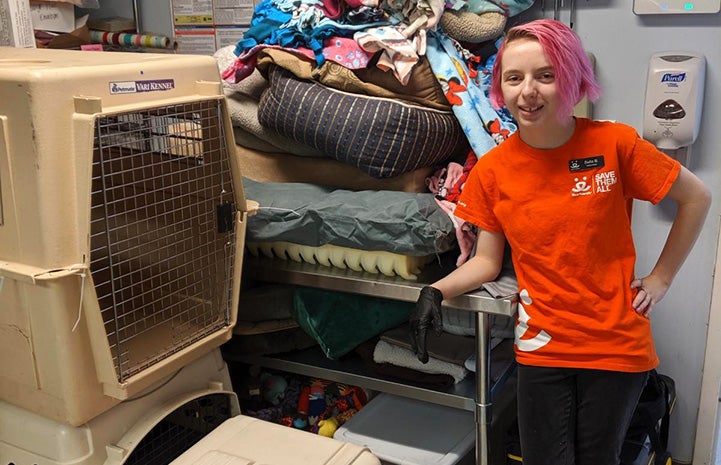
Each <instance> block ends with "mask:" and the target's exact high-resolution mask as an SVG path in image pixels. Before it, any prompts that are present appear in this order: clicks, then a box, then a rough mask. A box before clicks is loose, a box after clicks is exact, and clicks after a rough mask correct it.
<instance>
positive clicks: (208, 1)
mask: <svg viewBox="0 0 721 465" xmlns="http://www.w3.org/2000/svg"><path fill="white" fill-rule="evenodd" d="M172 7H173V23H174V24H175V25H176V26H189V25H208V26H210V25H212V24H213V2H212V0H173V3H172Z"/></svg>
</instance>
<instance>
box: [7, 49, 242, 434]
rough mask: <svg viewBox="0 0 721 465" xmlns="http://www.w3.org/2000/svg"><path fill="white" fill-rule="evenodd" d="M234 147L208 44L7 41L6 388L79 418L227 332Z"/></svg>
mask: <svg viewBox="0 0 721 465" xmlns="http://www.w3.org/2000/svg"><path fill="white" fill-rule="evenodd" d="M234 153H235V151H234V139H233V136H232V129H231V123H230V119H229V116H228V113H227V109H226V103H225V97H224V95H223V91H222V86H221V81H220V77H219V75H218V67H217V65H216V63H215V61H214V60H213V59H212V58H211V57H207V56H193V55H164V54H151V53H148V54H144V53H121V52H102V53H98V52H81V51H66V50H44V49H20V48H0V353H2V354H3V356H2V357H1V358H0V400H2V401H4V402H5V403H7V404H9V405H12V406H17V407H20V408H22V409H26V410H29V411H31V412H34V413H36V414H38V415H40V416H42V417H44V418H48V419H51V420H53V421H55V422H60V423H63V424H69V425H74V426H78V425H83V424H86V423H87V422H88V421H89V420H91V419H93V418H95V417H96V416H98V415H100V414H101V413H103V412H105V411H107V410H108V409H110V408H111V407H113V406H115V405H117V404H119V403H120V402H121V401H123V400H125V399H129V398H131V397H132V396H135V395H137V394H138V393H140V392H141V391H143V390H144V389H146V388H148V387H150V386H152V385H154V383H157V382H159V381H160V380H162V379H165V378H166V377H168V376H170V375H171V374H173V373H175V372H177V371H178V370H179V369H181V368H182V367H184V366H185V365H187V364H188V363H190V362H192V361H193V360H196V359H198V358H199V357H201V356H203V355H204V354H207V353H208V352H210V351H211V350H213V349H214V348H216V347H218V346H219V345H220V344H222V343H223V342H225V341H227V340H228V339H230V337H231V334H232V327H233V325H234V324H235V320H236V315H237V306H238V295H239V289H240V271H241V261H242V253H243V252H242V251H243V245H244V237H245V220H246V215H247V207H246V202H245V199H244V197H243V189H242V184H241V176H240V171H239V168H238V166H237V162H236V160H235V157H234Z"/></svg>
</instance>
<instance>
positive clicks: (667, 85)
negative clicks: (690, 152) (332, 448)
mask: <svg viewBox="0 0 721 465" xmlns="http://www.w3.org/2000/svg"><path fill="white" fill-rule="evenodd" d="M705 75H706V59H705V58H704V56H703V55H699V54H696V53H690V52H662V53H656V54H654V55H652V56H651V60H650V62H649V66H648V79H647V82H646V101H645V104H644V115H643V138H644V139H646V140H648V141H649V142H652V143H653V144H655V145H656V146H657V147H658V148H659V149H662V150H676V149H680V148H683V147H689V146H690V145H691V144H693V142H694V141H695V140H696V136H697V135H698V129H699V125H700V122H701V109H702V106H703V90H704V78H705Z"/></svg>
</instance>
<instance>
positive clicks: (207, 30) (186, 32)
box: [175, 27, 215, 55]
mask: <svg viewBox="0 0 721 465" xmlns="http://www.w3.org/2000/svg"><path fill="white" fill-rule="evenodd" d="M175 40H176V41H177V43H178V49H177V52H178V53H187V54H192V55H212V54H214V53H215V28H212V27H189V28H176V29H175Z"/></svg>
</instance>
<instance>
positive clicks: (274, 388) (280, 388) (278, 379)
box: [260, 372, 288, 405]
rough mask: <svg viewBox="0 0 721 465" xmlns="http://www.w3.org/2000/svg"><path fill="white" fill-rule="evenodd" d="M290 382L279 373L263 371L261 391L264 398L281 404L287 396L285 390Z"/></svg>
mask: <svg viewBox="0 0 721 465" xmlns="http://www.w3.org/2000/svg"><path fill="white" fill-rule="evenodd" d="M287 387H288V382H287V381H286V380H285V378H283V377H282V376H279V375H274V374H271V373H267V372H266V373H262V374H261V375H260V391H261V395H262V396H263V399H264V400H265V401H266V402H268V403H270V404H272V405H279V404H280V402H281V401H282V400H283V398H284V397H285V390H286V388H287Z"/></svg>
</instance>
